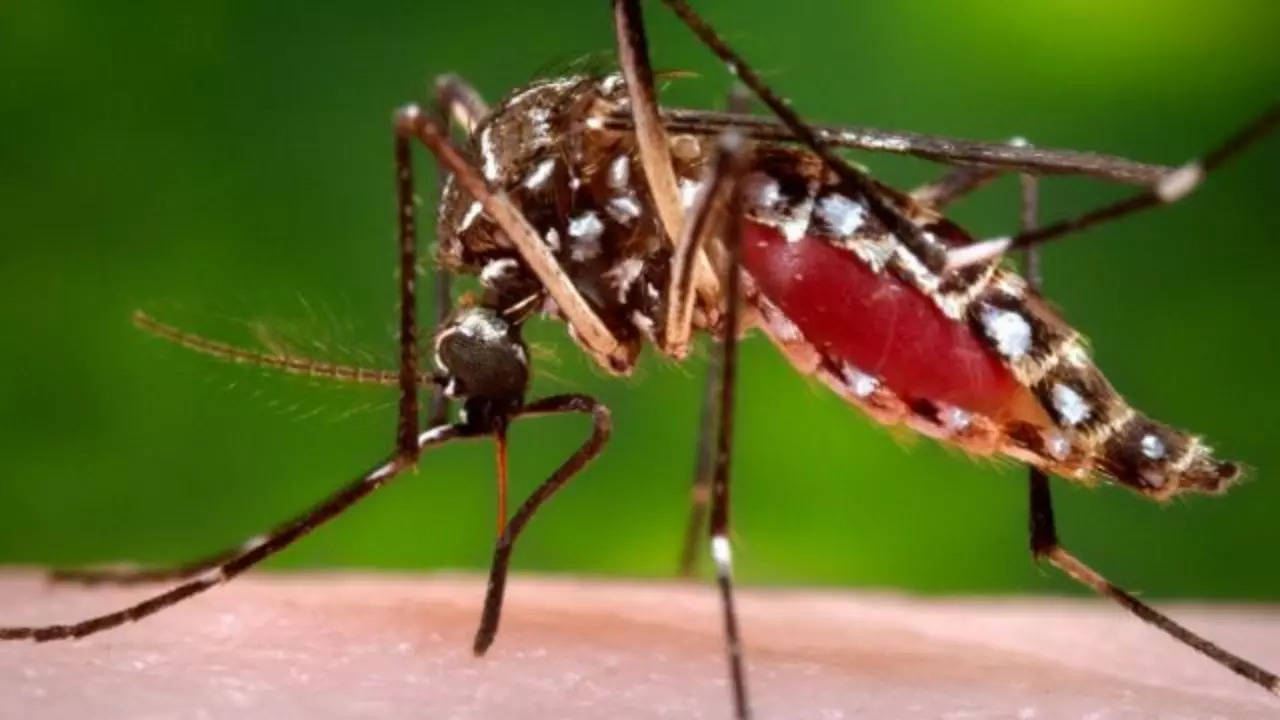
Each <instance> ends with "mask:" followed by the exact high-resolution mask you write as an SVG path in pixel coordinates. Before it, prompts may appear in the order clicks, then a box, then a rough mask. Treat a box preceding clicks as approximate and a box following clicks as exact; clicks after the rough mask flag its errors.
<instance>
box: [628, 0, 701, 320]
mask: <svg viewBox="0 0 1280 720" xmlns="http://www.w3.org/2000/svg"><path fill="white" fill-rule="evenodd" d="M612 1H613V26H614V31H615V35H616V38H617V42H618V60H619V64H620V65H621V68H622V77H623V79H624V80H625V81H626V84H627V94H628V96H629V97H630V99H631V121H632V123H633V124H634V128H635V137H636V145H637V147H638V149H639V153H640V165H641V167H643V168H644V176H645V182H646V183H647V184H648V186H649V192H650V194H651V195H652V196H653V199H654V204H655V205H656V207H657V210H658V216H659V219H660V220H661V221H662V226H663V228H664V229H665V230H666V234H667V237H668V238H669V239H670V240H671V242H673V243H676V247H677V250H676V253H677V255H679V254H681V252H680V249H679V242H678V240H677V238H680V237H682V236H683V235H684V232H685V231H684V230H683V229H682V227H683V225H684V220H685V218H684V205H683V203H682V202H681V199H680V190H679V187H678V186H677V184H676V175H675V168H674V166H673V165H672V160H671V145H670V141H669V140H668V137H667V132H666V130H665V129H663V125H662V118H661V117H660V116H659V113H658V100H657V94H656V93H655V91H654V87H653V68H652V66H651V65H650V63H649V45H648V41H647V40H646V39H645V32H644V18H643V15H642V14H641V11H640V3H639V1H638V0H612ZM692 258H693V259H692V267H693V280H694V283H695V286H696V287H697V290H698V294H699V295H700V296H701V297H702V298H703V300H704V301H705V302H707V303H708V304H712V303H714V302H716V300H717V298H718V293H719V287H718V285H717V283H716V279H715V272H714V269H713V268H712V265H711V262H710V260H709V259H708V258H707V255H706V253H705V252H704V251H703V249H702V248H700V247H699V248H696V249H694V250H693V251H692ZM669 328H670V326H668V329H669Z"/></svg>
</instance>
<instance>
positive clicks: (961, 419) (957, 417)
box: [938, 406, 973, 433]
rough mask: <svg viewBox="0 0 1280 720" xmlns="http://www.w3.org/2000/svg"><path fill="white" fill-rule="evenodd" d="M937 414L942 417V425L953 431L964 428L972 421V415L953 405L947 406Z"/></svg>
mask: <svg viewBox="0 0 1280 720" xmlns="http://www.w3.org/2000/svg"><path fill="white" fill-rule="evenodd" d="M938 415H939V417H940V418H941V419H942V425H943V427H945V428H946V429H948V430H950V431H951V432H953V433H954V432H961V431H963V430H965V429H966V428H968V427H969V423H970V422H972V421H973V415H971V414H969V412H968V411H966V410H962V409H960V408H958V407H955V406H947V407H946V408H944V409H943V410H942V412H940V413H938Z"/></svg>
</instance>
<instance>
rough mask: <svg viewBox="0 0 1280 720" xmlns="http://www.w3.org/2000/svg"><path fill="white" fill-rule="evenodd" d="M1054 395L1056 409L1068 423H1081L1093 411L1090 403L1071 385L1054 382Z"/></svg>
mask: <svg viewBox="0 0 1280 720" xmlns="http://www.w3.org/2000/svg"><path fill="white" fill-rule="evenodd" d="M1052 396H1053V407H1054V409H1055V410H1057V411H1058V415H1059V416H1060V417H1061V418H1062V420H1063V422H1065V423H1066V424H1067V425H1079V424H1080V423H1082V422H1084V421H1085V420H1086V419H1087V418H1088V417H1089V415H1090V413H1091V412H1092V410H1091V409H1090V408H1089V403H1088V402H1087V401H1085V399H1084V398H1083V397H1082V396H1081V395H1080V393H1078V392H1076V390H1075V388H1073V387H1071V386H1070V385H1067V384H1065V383H1054V385H1053V391H1052Z"/></svg>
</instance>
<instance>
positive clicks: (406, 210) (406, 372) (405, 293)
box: [395, 132, 419, 465]
mask: <svg viewBox="0 0 1280 720" xmlns="http://www.w3.org/2000/svg"><path fill="white" fill-rule="evenodd" d="M409 142H410V139H409V138H408V137H405V136H404V135H402V134H401V133H398V132H397V133H396V134H395V165H396V208H397V210H398V212H399V220H400V233H399V238H398V241H399V249H400V274H399V286H400V383H399V384H400V408H399V416H398V418H397V421H396V453H397V455H398V457H399V458H400V459H401V460H402V461H403V462H404V464H406V465H409V464H412V463H413V461H414V460H417V459H418V422H419V418H418V320H417V318H418V308H417V302H416V300H417V296H416V294H415V286H416V284H417V279H418V248H417V241H418V236H417V228H416V225H415V217H414V215H415V210H416V208H415V206H414V197H413V156H412V154H411V153H410V147H409Z"/></svg>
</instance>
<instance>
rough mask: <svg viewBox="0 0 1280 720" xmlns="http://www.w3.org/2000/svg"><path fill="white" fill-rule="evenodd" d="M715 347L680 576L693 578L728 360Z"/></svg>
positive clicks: (709, 360) (705, 386)
mask: <svg viewBox="0 0 1280 720" xmlns="http://www.w3.org/2000/svg"><path fill="white" fill-rule="evenodd" d="M710 342H712V343H713V345H712V347H711V351H710V352H709V353H708V355H707V375H706V378H704V380H703V394H702V413H701V415H700V416H699V418H698V447H697V450H696V451H695V453H696V454H695V456H694V467H693V484H692V486H691V487H690V489H689V519H688V520H687V521H686V522H685V530H684V545H683V546H682V547H681V549H680V565H679V573H680V576H681V577H693V575H694V573H695V572H697V569H698V545H699V543H700V542H701V540H702V533H703V532H704V529H705V527H706V524H707V505H708V504H709V503H710V501H711V471H712V467H713V459H714V456H715V447H716V445H715V441H716V437H717V432H718V427H717V426H716V421H717V420H718V417H717V414H716V406H717V404H718V402H719V397H720V386H719V384H718V383H719V382H720V365H721V363H722V361H723V360H724V358H723V357H722V351H721V349H720V347H719V344H718V343H716V341H715V340H714V339H713V340H710Z"/></svg>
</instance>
